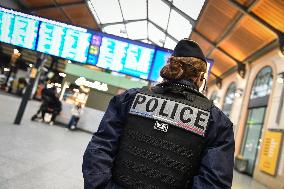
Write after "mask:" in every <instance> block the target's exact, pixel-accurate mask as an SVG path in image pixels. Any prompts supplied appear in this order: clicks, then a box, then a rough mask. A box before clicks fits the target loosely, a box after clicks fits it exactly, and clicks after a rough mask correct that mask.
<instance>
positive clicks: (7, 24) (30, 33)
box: [0, 11, 39, 50]
mask: <svg viewBox="0 0 284 189" xmlns="http://www.w3.org/2000/svg"><path fill="white" fill-rule="evenodd" d="M38 25H39V21H37V20H34V19H31V18H26V17H23V16H18V15H14V14H10V13H7V12H3V11H0V41H2V42H5V43H10V44H12V45H17V46H20V47H24V48H27V49H31V50H35V46H36V38H37V32H38Z"/></svg>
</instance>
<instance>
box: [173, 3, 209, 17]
mask: <svg viewBox="0 0 284 189" xmlns="http://www.w3.org/2000/svg"><path fill="white" fill-rule="evenodd" d="M173 4H174V6H176V7H177V8H178V9H180V10H181V11H182V12H184V13H185V14H187V15H189V16H190V17H191V18H193V19H194V20H196V19H197V18H198V15H199V13H200V11H201V9H202V6H203V4H204V0H198V1H196V0H174V1H173Z"/></svg>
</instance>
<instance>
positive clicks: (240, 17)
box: [207, 0, 259, 56]
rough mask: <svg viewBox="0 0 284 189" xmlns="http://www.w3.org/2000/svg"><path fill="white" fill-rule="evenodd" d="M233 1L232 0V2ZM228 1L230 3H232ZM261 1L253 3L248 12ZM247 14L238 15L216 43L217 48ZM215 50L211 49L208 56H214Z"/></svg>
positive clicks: (256, 0)
mask: <svg viewBox="0 0 284 189" xmlns="http://www.w3.org/2000/svg"><path fill="white" fill-rule="evenodd" d="M230 1H231V0H230ZM230 1H228V2H230ZM258 1H259V0H255V1H254V2H253V3H251V4H250V6H249V7H248V8H247V10H249V11H250V10H251V9H252V8H253V7H254V6H255V5H256V4H257V2H258ZM244 15H245V14H244V13H241V14H238V15H237V16H236V17H235V19H234V20H233V21H232V22H231V23H230V24H229V25H228V26H227V28H226V29H225V31H224V32H223V34H222V35H221V36H220V38H219V39H218V40H217V41H216V46H217V47H218V46H219V44H220V43H221V42H222V41H223V40H225V39H226V38H227V37H228V36H229V34H230V33H231V32H232V30H233V29H234V28H235V26H236V25H237V24H238V23H239V22H240V21H241V19H242V18H243V16H244ZM214 49H215V48H213V49H211V51H209V52H208V53H207V56H210V55H211V54H212V52H213V51H214Z"/></svg>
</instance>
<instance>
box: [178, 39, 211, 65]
mask: <svg viewBox="0 0 284 189" xmlns="http://www.w3.org/2000/svg"><path fill="white" fill-rule="evenodd" d="M172 56H175V57H194V58H198V59H200V60H203V61H204V62H206V59H205V56H204V54H203V52H202V50H201V48H200V47H199V45H198V44H197V43H196V42H195V41H192V40H189V39H182V40H180V41H179V42H178V43H177V45H176V47H175V49H174V52H173V54H172Z"/></svg>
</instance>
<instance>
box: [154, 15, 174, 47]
mask: <svg viewBox="0 0 284 189" xmlns="http://www.w3.org/2000/svg"><path fill="white" fill-rule="evenodd" d="M149 22H150V23H151V24H153V25H154V26H155V27H157V28H158V29H159V30H161V31H162V32H164V33H165V34H166V36H168V37H169V38H171V39H172V40H173V41H175V42H176V43H177V42H178V40H177V39H176V38H174V37H173V36H172V35H170V34H169V33H168V32H167V31H166V30H164V29H163V28H161V27H160V26H158V25H157V24H156V23H155V22H153V21H151V20H150V19H149Z"/></svg>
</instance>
